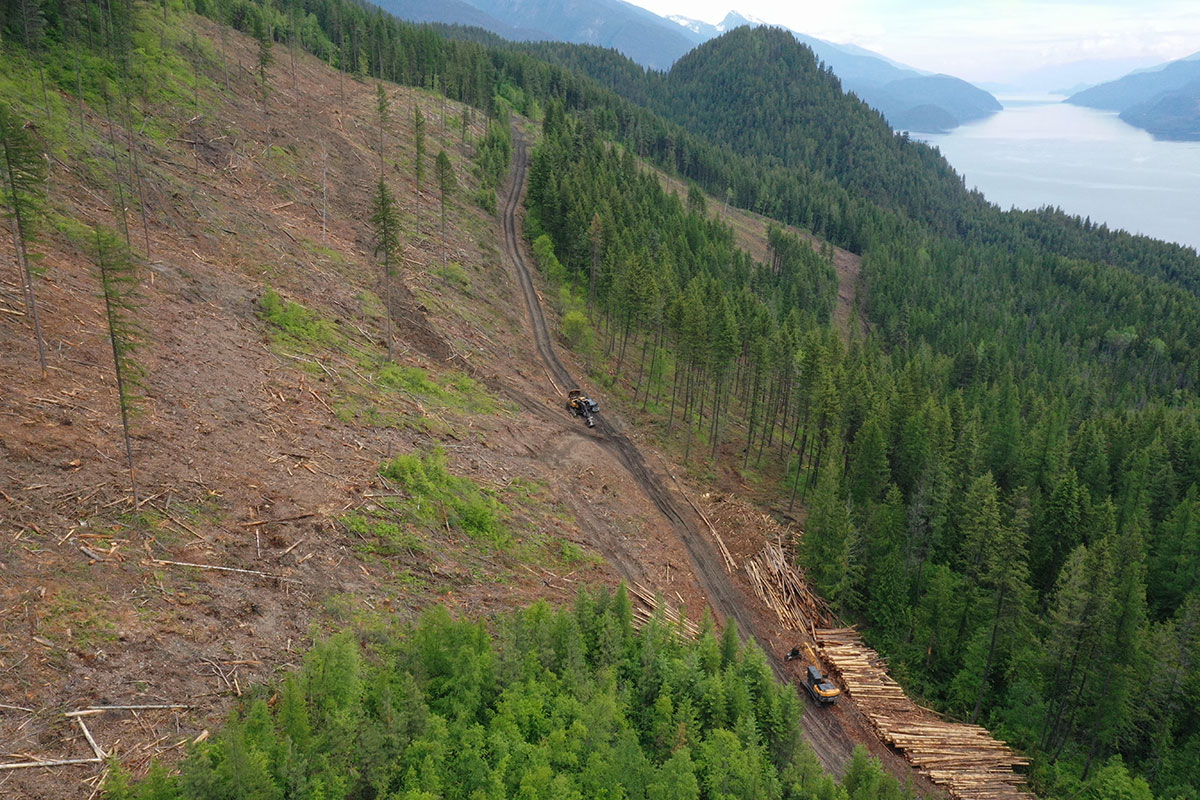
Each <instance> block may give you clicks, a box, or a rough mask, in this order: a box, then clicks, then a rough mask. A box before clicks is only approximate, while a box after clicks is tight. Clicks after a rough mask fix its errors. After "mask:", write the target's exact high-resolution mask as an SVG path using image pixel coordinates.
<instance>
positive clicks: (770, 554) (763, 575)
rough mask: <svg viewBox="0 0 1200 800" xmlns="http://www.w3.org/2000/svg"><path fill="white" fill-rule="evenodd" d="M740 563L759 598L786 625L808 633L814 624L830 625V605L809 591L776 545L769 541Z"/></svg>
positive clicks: (811, 630) (831, 619)
mask: <svg viewBox="0 0 1200 800" xmlns="http://www.w3.org/2000/svg"><path fill="white" fill-rule="evenodd" d="M742 566H743V568H744V569H745V570H746V574H747V575H748V576H749V577H750V585H751V586H752V587H753V588H754V593H755V594H756V595H758V599H759V600H762V601H763V603H765V604H766V605H767V607H768V608H770V609H771V610H772V611H774V612H775V614H776V615H777V616H778V617H779V621H780V622H782V623H783V624H784V625H785V626H787V627H788V628H791V629H792V630H797V631H805V632H806V633H810V634H811V633H812V632H813V626H814V625H829V624H830V623H831V622H832V621H833V619H834V617H833V613H832V612H831V611H830V609H829V606H827V605H826V604H825V601H824V600H822V599H821V598H820V597H817V596H816V595H815V594H813V593H812V590H810V589H809V588H808V583H807V582H806V581H805V580H804V578H803V577H801V576H800V573H798V572H797V571H796V568H795V567H793V566H792V565H791V564H790V563H789V562H788V559H787V558H786V557H785V556H784V553H783V548H782V547H781V546H779V545H778V544H775V543H773V542H768V543H767V545H766V546H765V547H763V549H762V550H761V551H760V552H759V554H758V555H756V556H754V558H751V559H748V560H747V561H746V563H745V564H743V565H742Z"/></svg>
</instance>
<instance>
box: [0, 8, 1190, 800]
mask: <svg viewBox="0 0 1200 800" xmlns="http://www.w3.org/2000/svg"><path fill="white" fill-rule="evenodd" d="M194 9H195V10H196V11H197V12H199V13H203V14H206V15H208V16H210V17H213V18H214V19H217V20H219V21H221V22H224V23H228V24H231V25H233V26H235V27H238V28H239V29H241V30H245V31H247V32H250V33H252V34H254V35H256V36H257V37H258V38H259V39H260V42H262V43H263V46H264V47H267V46H268V45H269V43H270V42H278V43H296V44H298V45H300V46H303V47H305V48H306V49H308V50H309V51H311V52H313V53H314V54H316V55H317V56H319V57H320V58H322V59H323V60H326V61H328V62H329V63H331V64H332V65H334V66H337V67H339V68H341V69H343V70H345V71H346V72H349V73H351V74H353V75H359V76H373V77H379V78H383V79H388V80H395V81H398V82H401V83H406V84H410V85H417V86H424V87H427V88H430V89H436V90H439V91H442V92H444V93H445V94H446V95H447V96H450V97H453V98H455V99H460V100H463V101H465V102H468V103H471V104H473V105H475V106H477V107H479V108H480V109H482V110H483V111H484V112H485V113H488V114H493V115H497V114H500V113H502V112H503V111H504V110H506V109H510V108H511V109H514V110H516V111H518V112H521V113H526V114H532V115H534V116H539V117H544V123H543V138H542V141H541V143H540V144H539V146H538V148H537V151H536V153H535V159H534V163H533V165H532V169H531V178H530V192H529V203H530V219H531V224H530V226H529V227H530V231H531V233H532V234H533V235H534V237H535V243H534V248H535V252H536V254H537V256H538V260H539V263H540V264H541V265H542V267H543V269H544V270H545V271H546V274H547V275H548V277H549V278H550V279H551V280H553V281H556V282H557V283H558V284H559V288H560V292H559V298H560V306H561V308H562V310H563V325H564V333H565V334H566V335H567V336H568V337H569V338H570V339H571V341H573V342H574V343H575V344H576V345H577V346H578V347H579V348H580V350H581V351H582V352H583V353H584V354H585V355H587V356H588V357H589V358H591V359H592V361H593V364H594V366H595V367H596V368H597V371H598V372H603V374H605V375H607V376H609V377H608V378H606V380H611V381H613V388H614V390H616V391H623V392H625V393H627V395H628V396H629V397H630V399H631V400H632V401H633V402H636V403H638V404H639V406H640V407H641V408H643V409H645V410H646V411H647V412H648V413H652V414H653V415H655V419H657V420H659V422H658V425H659V429H660V433H661V435H662V436H663V437H665V438H667V439H669V440H682V445H683V447H684V449H685V452H689V451H690V450H691V449H692V448H697V447H704V448H707V452H710V453H714V454H717V455H718V456H720V457H722V458H724V459H726V461H727V462H728V464H730V465H732V466H734V467H737V468H741V469H743V470H745V474H746V475H747V476H749V477H751V478H754V479H757V480H758V481H759V483H760V485H762V486H764V487H766V488H767V489H769V490H770V491H771V492H772V493H773V498H774V499H773V505H775V506H776V507H779V508H781V509H782V508H787V507H791V506H792V505H793V503H796V502H798V503H800V504H802V505H803V506H804V507H806V509H807V520H806V524H805V526H804V527H805V530H806V535H805V536H803V537H802V538H801V539H800V540H799V542H798V557H799V558H800V560H801V561H802V563H803V564H804V565H805V566H806V567H807V569H808V573H809V576H810V578H811V579H812V580H813V581H814V582H815V583H816V584H817V586H818V587H819V588H820V589H821V590H822V592H823V593H824V594H825V595H826V597H827V598H828V599H829V600H830V601H831V602H832V603H834V604H835V606H836V607H837V608H838V609H839V610H840V612H841V613H842V614H843V615H844V616H845V617H846V618H847V619H849V620H857V621H861V622H863V623H865V624H866V625H867V626H868V629H867V630H868V636H869V637H870V639H871V640H872V643H873V644H875V645H876V646H877V647H878V648H879V649H880V650H881V651H882V652H883V653H885V654H886V655H887V656H888V657H889V658H890V661H891V663H892V666H893V669H894V671H895V673H896V675H897V677H898V678H899V679H900V680H901V681H902V683H903V684H904V685H905V686H906V687H907V688H909V690H910V691H912V692H914V693H915V694H916V695H917V696H919V697H921V698H923V699H924V700H925V701H927V702H930V703H934V704H936V705H938V706H939V707H940V708H942V709H944V710H946V711H947V712H949V713H951V714H953V715H956V716H959V717H962V718H968V719H975V720H978V721H980V722H983V723H985V724H987V725H988V726H989V727H990V728H992V729H993V730H995V731H996V732H997V733H998V734H999V735H1001V736H1003V737H1005V738H1007V739H1009V740H1011V741H1013V742H1014V743H1016V744H1017V745H1018V746H1020V747H1022V748H1024V749H1025V750H1027V751H1028V752H1030V753H1031V754H1032V755H1033V756H1034V759H1035V768H1034V779H1035V785H1036V788H1037V789H1038V790H1039V792H1041V793H1044V794H1048V795H1052V796H1061V797H1068V796H1071V797H1074V796H1083V797H1091V796H1095V797H1101V796H1105V797H1107V796H1110V794H1106V793H1104V792H1102V791H1101V789H1102V788H1103V786H1105V785H1107V784H1106V782H1107V781H1108V780H1110V779H1112V778H1113V776H1114V775H1124V774H1125V771H1126V769H1128V770H1129V771H1131V772H1133V773H1134V774H1136V775H1139V776H1142V777H1144V778H1145V779H1146V780H1147V781H1148V782H1149V784H1150V786H1152V787H1153V790H1154V792H1155V794H1156V795H1157V796H1159V797H1163V798H1173V797H1187V796H1194V795H1195V794H1196V792H1197V791H1200V718H1198V716H1197V708H1200V669H1198V667H1197V664H1198V663H1200V585H1198V581H1200V489H1198V486H1200V403H1198V402H1197V396H1196V391H1197V382H1198V380H1200V363H1198V360H1197V359H1198V354H1200V330H1197V326H1200V300H1198V299H1197V287H1198V283H1200V278H1198V276H1200V267H1198V262H1197V257H1196V254H1195V252H1194V251H1191V250H1189V249H1187V248H1181V247H1177V246H1174V245H1167V244H1164V243H1161V242H1155V241H1153V240H1149V239H1146V238H1144V237H1133V236H1129V235H1126V234H1124V233H1120V232H1113V231H1109V230H1107V229H1105V228H1104V227H1103V226H1095V225H1093V224H1091V223H1090V222H1089V221H1085V220H1078V219H1072V218H1070V217H1067V216H1066V215H1063V214H1061V213H1058V212H1056V211H1053V210H1043V211H1041V212H1025V213H1013V212H1000V211H999V210H998V209H995V208H994V207H992V206H989V205H988V204H987V203H986V202H985V201H984V199H983V198H982V197H980V196H978V195H977V194H973V193H969V192H967V191H966V190H965V189H964V188H963V187H962V184H961V180H960V179H959V178H958V177H957V176H956V175H955V174H954V173H953V171H952V170H951V169H950V168H949V166H948V165H947V164H946V163H945V162H944V160H942V159H941V158H940V157H939V156H938V155H937V154H936V152H934V151H933V150H931V149H930V148H928V147H926V146H924V145H922V144H919V143H916V142H912V141H908V140H907V139H906V138H905V137H902V136H896V135H895V134H893V133H892V132H891V131H890V130H889V129H888V128H887V126H886V125H885V124H884V123H883V121H882V118H880V117H879V116H878V114H876V113H875V112H873V111H871V110H870V109H867V108H866V107H865V106H863V105H862V104H861V103H859V102H857V100H855V99H854V98H852V97H847V96H845V95H843V94H841V93H840V90H839V88H838V85H837V82H836V79H835V78H833V76H832V75H831V74H830V73H829V72H827V71H825V70H823V69H821V68H820V66H819V65H818V64H817V62H816V61H815V59H814V58H813V57H812V54H811V52H810V51H808V50H807V49H805V48H803V47H800V46H798V45H796V43H795V42H794V41H792V40H791V38H790V37H789V36H787V35H786V34H785V33H783V32H781V31H771V30H766V29H760V30H756V31H754V30H748V29H743V30H739V31H734V32H731V33H730V34H727V35H726V36H724V37H722V38H721V39H719V40H715V41H714V42H711V43H709V44H707V45H705V46H704V47H702V48H699V49H698V51H696V52H695V53H693V54H692V55H690V56H688V57H687V58H685V59H683V60H681V62H680V63H679V65H677V67H676V69H675V70H673V71H672V72H671V73H669V74H667V75H660V74H656V73H645V72H643V71H641V70H640V69H639V68H636V67H631V66H630V65H629V64H628V63H627V62H625V61H624V60H623V59H621V58H620V57H618V56H616V55H615V54H613V53H611V52H606V51H599V50H596V49H594V48H578V47H571V46H565V45H537V46H521V47H517V46H510V45H497V44H495V43H490V44H489V43H488V41H487V38H486V37H481V36H477V35H473V34H471V35H468V34H464V33H463V32H452V33H455V35H462V37H463V38H461V39H449V38H445V37H443V36H442V35H441V34H440V33H439V32H437V31H435V30H434V29H431V28H428V27H419V26H410V25H406V24H403V23H399V22H396V21H395V20H392V19H390V18H388V17H386V16H385V15H383V14H382V13H381V12H379V11H378V10H377V9H374V8H372V7H368V6H365V5H360V4H357V3H350V2H344V0H303V1H302V2H292V3H289V2H281V3H272V2H257V0H255V1H254V2H252V1H251V0H231V1H226V2H222V1H221V0H195V6H194ZM168 10H170V11H171V12H172V13H180V11H182V9H181V8H180V7H178V6H177V5H173V6H170V7H169V8H168ZM151 11H152V9H149V8H148V7H144V6H140V5H135V4H133V3H130V2H124V3H122V2H111V3H104V4H100V3H94V2H89V1H87V0H42V2H33V0H4V2H3V3H2V4H0V13H2V14H3V19H2V20H0V32H2V34H3V39H4V47H5V48H6V49H8V50H9V51H10V52H13V49H14V48H20V49H21V50H22V51H24V52H32V53H34V54H35V55H36V56H38V63H39V64H44V65H45V69H44V78H45V81H46V83H47V85H48V86H49V87H50V91H49V92H47V93H46V94H45V95H44V97H45V98H46V100H45V102H44V104H45V105H46V106H47V107H49V106H54V107H55V109H56V110H61V109H62V108H63V107H64V106H63V105H62V103H61V101H55V100H54V98H55V96H56V95H57V93H62V94H63V95H66V96H72V95H81V96H82V97H83V98H85V99H86V100H87V101H88V102H91V103H95V104H97V105H103V104H104V103H105V102H106V100H108V98H109V95H108V82H109V81H112V82H114V83H116V84H117V85H118V86H123V87H125V88H124V91H125V97H126V98H132V99H133V107H134V109H136V99H137V79H138V78H137V76H138V75H139V74H144V70H143V71H141V73H139V71H138V70H131V69H128V68H127V65H128V64H129V63H130V59H133V58H142V60H147V61H148V60H149V59H146V58H144V56H138V55H137V51H136V50H135V49H134V48H132V47H130V46H129V43H130V42H132V36H131V35H130V34H129V32H130V31H132V30H134V28H135V22H136V16H137V14H143V13H150V12H151ZM472 38H474V39H475V40H474V41H472ZM551 62H553V63H551ZM123 65H126V66H123ZM584 73H587V74H590V75H591V76H593V77H592V78H589V77H585V76H584ZM42 97H43V93H42V92H41V91H40V90H39V91H38V92H37V93H34V94H32V95H31V96H30V97H26V98H24V102H23V104H22V108H25V109H30V110H31V111H30V113H36V112H37V109H39V108H40V107H41V105H43V103H42ZM56 103H57V104H56ZM125 114H126V115H129V114H130V111H129V104H127V105H126V109H125ZM496 150H497V152H498V153H499V156H498V159H499V161H503V154H504V153H505V152H506V150H505V148H504V146H503V142H502V137H501V142H500V143H499V144H498V145H497V147H496ZM635 157H641V158H644V159H647V160H649V161H651V162H653V163H655V164H657V165H659V166H660V167H662V168H664V169H666V170H667V171H668V172H671V173H673V174H676V175H679V176H681V177H683V178H685V179H688V180H690V181H692V182H694V184H695V188H693V189H692V191H690V192H689V193H688V197H686V198H676V197H674V196H673V195H670V194H667V193H664V192H663V191H662V189H661V188H660V187H659V184H658V182H657V181H656V180H655V179H653V178H652V177H650V176H648V175H647V174H646V173H645V172H644V171H643V170H642V169H641V168H640V167H639V164H638V161H637V160H636V158H635ZM491 169H492V171H495V169H496V166H495V165H494V164H493V165H492V167H491ZM699 188H703V189H707V190H708V191H709V192H710V193H711V194H714V195H715V196H716V197H718V198H721V200H724V199H725V198H729V200H730V202H731V203H733V204H734V205H738V206H742V207H745V208H750V209H753V210H757V211H760V212H762V213H765V214H767V215H769V216H771V217H773V218H775V219H777V220H779V221H780V222H782V223H789V224H794V225H798V226H801V227H803V228H806V229H809V230H812V231H814V232H815V233H818V234H819V235H821V236H823V237H825V238H827V239H828V240H830V241H832V242H834V243H837V244H840V245H842V246H845V247H847V248H849V249H851V250H853V251H855V252H858V253H860V254H862V256H863V286H862V287H861V290H862V297H863V311H864V312H865V314H866V317H867V319H868V320H869V323H870V333H869V335H868V336H867V337H866V339H865V340H863V339H860V338H858V337H854V336H852V337H851V338H850V340H849V341H843V340H842V339H841V338H839V336H838V335H837V332H836V331H835V329H834V328H833V327H832V326H831V325H830V322H829V313H830V309H831V307H832V302H833V287H834V279H833V275H832V273H831V269H830V266H829V260H828V257H827V255H822V254H820V253H819V252H814V251H812V250H811V249H810V248H808V247H807V246H806V245H804V244H802V243H801V241H800V240H799V239H798V238H796V237H795V236H794V235H792V234H789V233H786V232H785V231H784V230H783V229H782V228H780V229H773V230H772V232H771V233H770V246H771V252H772V258H771V259H770V263H767V264H758V263H755V262H754V261H753V259H751V258H749V257H748V256H747V255H746V254H745V253H742V252H740V251H738V250H737V248H736V247H734V246H733V238H732V234H731V232H730V231H729V230H728V229H727V228H726V227H724V226H723V225H721V224H719V223H717V222H713V221H712V220H711V219H709V218H708V217H709V215H708V214H706V210H711V209H706V204H707V203H709V202H710V201H708V200H706V198H705V197H704V195H703V193H702V192H701V191H699ZM127 239H128V237H127ZM314 658H315V657H314ZM363 669H366V668H365V667H364V668H363ZM310 700H311V698H310ZM426 702H427V703H428V702H429V701H426ZM431 707H432V706H431ZM314 708H315V706H314ZM263 713H264V712H263V711H261V710H260V711H255V710H253V709H250V710H249V711H248V712H247V717H246V721H245V723H242V722H237V723H235V724H234V725H233V726H231V729H230V730H231V731H232V733H231V734H230V735H231V736H235V735H240V736H242V737H243V738H245V737H246V736H250V735H251V734H250V733H248V728H247V727H246V726H249V725H250V721H251V720H252V719H257V720H258V722H256V723H254V725H256V726H257V728H255V730H260V731H262V730H266V729H267V728H270V727H271V725H268V724H267V723H268V722H269V720H264V718H263ZM313 713H314V714H317V715H318V716H319V714H320V713H323V712H317V711H313ZM255 715H257V716H255ZM322 718H323V717H322ZM759 722H760V724H761V720H759ZM273 724H274V723H272V725H273ZM239 726H241V727H240V728H239ZM735 728H736V725H735ZM238 730H241V731H242V732H241V733H240V734H239V733H237V731H238ZM313 730H314V731H315V730H316V728H314V729H313ZM331 730H333V728H331ZM254 735H258V734H254ZM263 735H266V734H263ZM273 735H274V734H272V736H273ZM314 735H316V734H315V733H314ZM638 735H639V736H640V735H641V734H638ZM703 739H704V737H703V736H701V737H700V738H699V739H698V740H696V741H703ZM743 741H745V740H743ZM262 742H263V744H262V747H261V748H259V749H260V751H261V753H262V755H256V756H254V757H253V758H250V757H247V759H248V760H245V759H243V760H241V761H237V763H238V764H241V765H242V766H238V767H237V768H238V769H242V768H246V769H250V768H252V767H251V766H246V765H249V764H256V765H258V766H257V767H253V768H255V769H258V768H260V767H261V768H262V769H266V767H265V766H263V764H264V763H270V764H276V765H277V764H278V762H275V761H271V760H270V759H271V758H275V756H269V755H268V751H269V750H270V748H269V747H268V745H267V740H266V739H263V740H262ZM273 746H275V747H276V750H273V751H270V752H277V751H278V749H279V747H281V746H282V745H273ZM263 748H266V749H263ZM235 749H236V748H231V749H230V750H229V752H234V751H235ZM285 749H286V748H285ZM245 752H249V751H245ZM697 752H698V751H697V750H693V751H692V752H691V755H690V758H691V759H692V760H693V762H694V763H693V769H695V767H696V764H697V763H699V761H700V760H701V759H700V758H699V757H698V756H697ZM208 758H209V764H210V766H211V767H212V769H214V770H216V769H217V766H214V764H217V762H214V761H213V756H212V754H211V753H210V754H209V756H208ZM281 758H282V757H281ZM647 758H649V757H648V756H647ZM652 760H653V759H651V761H652ZM197 763H200V762H197ZM777 765H778V762H777ZM658 766H665V765H664V764H657V765H656V766H655V768H658ZM785 766H786V765H785ZM231 768H232V767H231ZM197 769H199V768H197ZM414 773H415V774H418V775H419V773H420V769H419V768H414ZM196 774H199V773H196ZM647 774H649V773H647ZM214 780H216V779H215V778H214ZM397 780H407V773H406V774H405V775H402V776H400V777H399V778H397ZM181 785H182V784H181ZM214 785H216V784H214ZM399 785H400V784H396V786H399ZM647 785H648V784H647ZM139 791H140V790H139ZM146 791H149V790H146ZM147 796H149V795H147ZM264 796H272V795H270V794H267V795H264ZM364 796H367V795H364ZM1111 796H1117V795H1116V794H1113V795H1111Z"/></svg>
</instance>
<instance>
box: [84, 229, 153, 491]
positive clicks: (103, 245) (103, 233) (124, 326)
mask: <svg viewBox="0 0 1200 800" xmlns="http://www.w3.org/2000/svg"><path fill="white" fill-rule="evenodd" d="M94 232H95V239H94V246H95V249H94V251H93V253H92V256H93V260H94V262H95V265H96V272H97V275H98V277H99V278H100V288H101V296H102V297H103V298H104V315H105V319H106V321H107V322H108V338H109V342H110V343H111V344H112V352H113V368H114V371H115V374H116V380H117V401H118V403H119V405H120V407H121V431H122V434H123V436H124V441H125V461H126V463H127V465H128V466H129V483H130V487H131V489H132V491H133V498H134V500H135V501H136V500H137V498H138V489H137V474H136V472H135V471H134V466H133V443H132V438H131V436H130V423H131V421H132V418H133V416H134V414H135V413H136V412H137V410H138V405H139V401H140V400H141V394H140V389H141V386H142V379H143V378H144V377H145V370H144V369H143V367H142V365H141V364H139V363H138V362H137V361H135V360H134V358H133V353H134V352H135V351H136V350H137V348H138V346H139V345H140V344H141V342H142V338H143V334H144V329H143V328H142V326H141V325H140V324H139V323H138V321H137V318H136V316H135V313H136V311H137V297H138V293H137V289H138V285H139V284H140V283H141V279H140V277H139V276H138V273H137V267H136V265H135V264H134V261H133V257H132V255H131V253H130V251H129V247H128V246H127V245H122V243H121V239H120V238H119V237H117V236H116V235H115V234H113V233H112V232H111V231H107V230H104V229H103V228H95V229H94Z"/></svg>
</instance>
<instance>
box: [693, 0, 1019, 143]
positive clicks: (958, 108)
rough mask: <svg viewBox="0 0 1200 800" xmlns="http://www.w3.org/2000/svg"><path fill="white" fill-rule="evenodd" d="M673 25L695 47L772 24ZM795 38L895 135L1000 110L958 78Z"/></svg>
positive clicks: (729, 20) (728, 20) (946, 126)
mask: <svg viewBox="0 0 1200 800" xmlns="http://www.w3.org/2000/svg"><path fill="white" fill-rule="evenodd" d="M674 21H675V22H677V23H678V24H679V25H681V26H682V27H683V28H684V29H685V30H686V31H688V32H689V33H690V34H691V35H692V38H693V39H694V40H695V41H696V43H697V44H700V43H703V42H706V41H708V40H710V39H714V38H716V37H717V36H720V35H721V34H723V33H727V32H728V31H731V30H734V29H736V28H740V27H758V26H761V25H767V24H769V23H766V22H763V21H759V20H751V19H748V18H747V17H744V16H742V15H741V14H739V13H737V12H736V11H731V12H729V14H728V15H727V16H726V17H725V19H724V20H722V21H721V22H720V23H719V24H717V25H708V24H706V23H702V22H697V21H696V20H689V19H687V18H675V19H674ZM792 35H793V36H795V37H796V41H798V42H800V43H801V44H803V45H806V46H807V47H809V48H810V49H812V51H813V53H815V54H816V56H817V58H818V59H819V60H820V61H821V62H822V63H823V64H824V65H825V66H827V67H829V68H830V69H831V70H833V73H834V74H835V75H837V77H838V80H839V81H841V84H842V88H843V89H845V90H846V91H847V92H853V93H854V94H856V95H857V96H858V97H860V98H862V100H864V101H865V102H866V103H867V104H868V105H870V106H871V107H873V108H875V109H876V110H878V111H879V112H881V113H882V114H883V115H884V116H885V117H887V120H888V122H889V123H890V124H891V126H892V127H893V128H895V129H896V130H912V131H920V132H926V133H929V132H944V131H946V130H950V129H952V128H956V127H958V126H959V125H961V124H963V123H965V122H971V121H972V120H977V119H982V118H984V117H987V116H989V115H991V114H993V113H995V112H997V111H999V110H1000V108H1001V106H1000V103H999V101H997V100H996V98H995V97H993V96H992V95H991V94H989V93H988V92H986V91H984V90H983V89H980V88H978V87H976V86H973V85H971V84H970V83H967V82H966V81H964V80H962V79H960V78H955V77H952V76H950V75H930V74H929V73H926V72H922V71H920V70H916V69H913V68H912V67H909V66H906V65H904V64H899V63H897V62H895V61H892V60H891V59H889V58H887V57H885V56H882V55H880V54H879V53H875V52H872V51H871V50H867V49H865V48H862V47H858V46H855V45H847V44H834V43H833V42H828V41H826V40H824V39H818V38H817V37H815V36H809V35H807V34H804V33H801V32H799V31H795V30H793V31H792Z"/></svg>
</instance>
